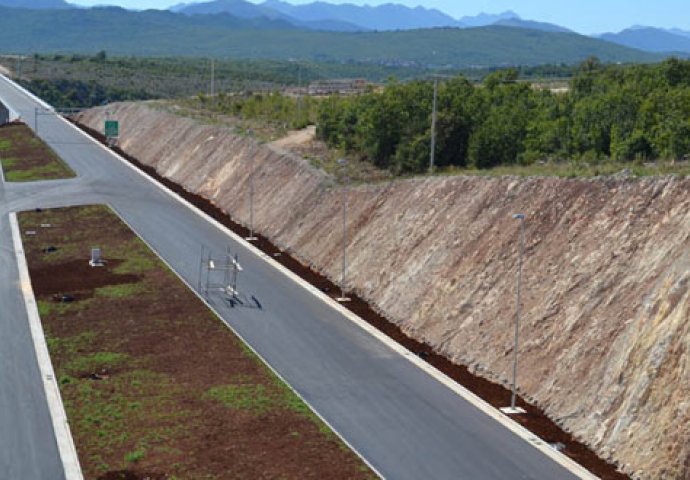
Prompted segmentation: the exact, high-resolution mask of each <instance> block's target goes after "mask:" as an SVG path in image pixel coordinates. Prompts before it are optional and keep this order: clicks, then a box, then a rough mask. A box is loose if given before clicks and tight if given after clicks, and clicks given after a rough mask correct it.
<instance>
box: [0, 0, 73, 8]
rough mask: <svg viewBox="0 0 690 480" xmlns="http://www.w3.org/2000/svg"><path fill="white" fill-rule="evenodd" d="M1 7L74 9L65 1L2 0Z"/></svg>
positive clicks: (0, 1) (0, 0)
mask: <svg viewBox="0 0 690 480" xmlns="http://www.w3.org/2000/svg"><path fill="white" fill-rule="evenodd" d="M0 6H3V7H12V8H31V9H35V10H52V9H62V8H72V5H70V4H69V3H67V2H65V1H64V0H0Z"/></svg>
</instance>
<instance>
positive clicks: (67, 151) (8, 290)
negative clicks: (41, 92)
mask: <svg viewBox="0 0 690 480" xmlns="http://www.w3.org/2000/svg"><path fill="white" fill-rule="evenodd" d="M0 98H1V99H2V100H3V102H4V103H6V104H9V105H10V106H11V107H12V108H13V109H14V110H15V111H17V112H19V113H20V115H21V116H22V117H23V118H24V119H25V120H26V121H27V123H28V124H29V125H31V126H33V119H34V108H35V107H36V106H37V104H36V102H35V101H34V100H32V99H31V98H29V97H28V96H27V95H25V94H23V93H21V92H20V91H19V90H17V89H16V88H14V87H13V86H12V85H11V84H10V83H8V82H7V81H6V80H5V79H3V78H0ZM38 132H39V135H40V136H41V137H42V138H43V139H44V140H46V141H47V142H48V143H49V144H50V145H51V146H52V147H53V149H54V150H55V151H56V152H57V153H58V154H59V155H60V156H61V157H62V158H63V159H64V160H65V161H67V163H69V165H70V166H71V167H72V168H73V169H74V170H75V171H76V172H77V173H78V174H79V178H77V179H74V180H67V181H56V182H40V183H33V184H21V185H20V184H16V185H7V184H6V185H5V187H4V193H3V190H0V202H2V205H1V207H0V226H1V227H2V228H0V245H2V246H3V249H2V250H1V251H0V266H1V267H2V272H1V273H0V275H2V276H1V277H0V280H2V282H3V283H2V285H3V287H2V291H0V300H1V301H2V302H3V303H2V305H3V307H2V311H1V312H2V313H0V328H1V329H2V330H0V355H2V366H3V368H2V371H1V372H0V375H2V376H1V377H0V385H2V390H0V402H2V403H0V407H2V410H0V426H2V428H1V430H0V431H1V432H2V435H0V451H1V452H2V453H0V459H1V461H2V462H3V463H0V466H2V467H3V468H9V469H10V470H4V471H14V472H24V471H27V472H28V471H29V470H26V469H28V468H30V467H31V466H32V465H33V466H34V467H35V463H34V460H35V457H38V456H40V458H41V460H40V462H39V463H40V464H41V469H40V470H36V471H35V473H34V474H31V475H21V476H19V477H14V476H12V478H32V479H43V478H45V479H54V478H59V476H58V473H57V472H58V471H57V470H51V469H55V468H58V466H57V462H55V461H54V457H55V451H54V450H55V449H54V448H52V447H51V445H50V444H51V441H50V440H49V438H48V437H49V434H50V433H51V431H50V428H49V427H50V423H49V421H48V419H47V418H45V417H46V408H45V405H44V403H45V401H44V400H43V399H41V398H40V392H39V391H38V388H39V387H40V381H39V380H38V379H36V381H31V379H32V378H33V376H35V375H37V370H36V368H35V365H34V363H35V361H33V362H32V359H31V358H30V357H31V354H32V353H31V354H30V352H29V347H27V345H30V343H27V342H29V337H28V333H27V328H26V326H25V314H24V312H23V306H22V304H21V301H20V298H21V297H19V296H18V292H16V290H17V289H16V285H15V283H16V267H13V259H12V257H11V255H10V254H9V253H8V252H7V251H6V249H5V248H4V246H5V245H7V243H6V242H7V232H6V230H7V212H8V211H19V210H25V209H31V208H35V207H39V206H40V207H43V208H48V207H55V206H66V205H76V204H89V203H107V204H110V205H111V206H112V207H113V208H114V209H115V210H116V211H117V212H118V213H119V214H120V215H121V216H122V217H123V218H124V219H125V220H126V221H127V222H128V223H129V224H130V226H132V227H133V228H134V230H135V231H136V232H137V233H138V234H139V235H140V236H141V237H142V238H143V239H144V240H145V241H146V242H148V243H149V244H150V245H151V246H152V247H153V248H154V249H155V250H156V252H157V253H158V254H159V255H161V256H162V257H163V258H164V259H165V260H166V261H167V262H168V263H169V264H170V265H171V266H172V267H173V268H174V269H175V270H176V271H177V272H178V274H180V275H181V276H182V277H183V278H185V279H186V280H187V282H188V283H190V284H192V285H196V283H197V276H198V268H199V256H200V249H201V246H202V244H203V245H204V246H205V247H206V248H210V249H211V250H212V251H213V252H215V254H216V255H218V256H220V255H221V254H222V252H224V251H225V249H226V248H227V247H228V246H229V247H230V248H231V250H232V251H233V252H236V253H238V254H239V258H240V263H241V264H242V266H243V268H244V271H243V272H242V274H241V277H240V283H239V290H240V292H241V293H242V294H243V295H245V296H246V297H251V296H254V297H256V298H257V299H258V300H259V302H260V304H261V306H262V308H261V309H259V308H249V307H247V308H245V307H236V308H233V307H231V306H230V305H229V303H227V302H226V301H224V300H223V299H222V298H221V297H220V296H217V297H215V300H214V302H213V303H214V307H215V308H216V310H217V311H218V313H219V314H220V315H221V316H222V317H223V318H224V319H225V321H226V322H227V323H228V324H230V325H232V327H233V328H234V329H235V330H236V331H238V332H239V333H240V335H242V336H243V337H244V338H245V340H246V341H247V342H248V343H249V344H250V345H251V346H252V347H253V348H254V349H256V351H257V352H258V353H259V354H260V355H261V356H263V357H264V358H265V359H266V360H267V361H268V363H269V364H270V365H271V366H272V367H273V368H274V369H275V370H276V371H277V372H279V373H280V374H281V375H282V376H283V378H285V379H286V380H287V381H288V382H289V383H290V384H291V385H292V387H293V388H295V389H296V390H297V391H298V392H299V393H300V394H301V395H302V396H303V397H304V398H305V399H306V400H307V401H308V402H309V403H310V404H311V405H312V406H313V407H314V408H315V409H316V410H317V411H318V412H319V414H320V415H322V416H323V417H324V418H325V419H326V420H327V421H328V422H329V423H330V424H331V425H332V426H333V427H335V429H336V430H337V431H338V432H339V433H340V434H341V435H342V436H343V437H344V438H345V439H346V440H347V441H348V442H349V443H350V444H351V445H352V446H353V447H354V448H356V449H357V451H358V452H359V453H360V454H361V455H362V456H363V457H364V458H366V459H367V461H368V462H370V463H371V465H373V466H374V467H375V468H376V469H377V470H378V471H379V472H380V473H381V474H382V475H383V476H384V477H386V478H390V479H415V480H418V479H455V480H457V479H467V480H490V479H495V480H499V479H500V480H506V479H516V480H517V479H549V480H559V479H574V478H577V477H576V476H575V475H574V474H572V473H570V472H569V471H568V470H566V469H565V468H564V467H562V466H561V465H559V464H557V463H556V462H554V461H553V460H552V459H550V458H549V457H547V456H546V455H544V454H543V453H541V452H540V451H538V450H537V449H535V448H534V447H533V446H531V445H530V444H529V443H528V442H527V441H525V440H524V439H522V438H520V437H518V436H517V435H515V434H513V433H512V432H510V431H509V430H508V429H506V428H505V427H503V426H502V425H500V424H499V423H497V422H496V421H494V420H493V419H491V418H490V417H488V416H487V415H485V414H484V413H482V412H481V411H480V410H478V409H477V408H476V407H474V406H473V405H471V404H470V403H468V402H467V401H466V400H464V399H462V398H461V397H459V396H458V395H457V394H456V393H454V392H453V391H452V390H450V389H449V388H448V387H447V386H445V385H444V384H442V383H441V382H439V381H437V380H436V379H434V378H433V377H431V376H430V375H428V374H426V373H425V372H424V371H422V370H421V369H419V368H418V367H416V366H415V365H413V364H412V363H411V362H409V361H408V360H406V359H405V358H403V356H401V355H400V354H398V353H396V352H395V351H393V350H392V349H391V348H389V347H388V346H387V345H385V344H384V343H383V342H381V341H379V340H377V339H375V338H373V337H372V336H370V335H369V334H367V333H366V332H365V331H364V330H362V329H361V328H359V327H358V326H356V325H355V324H354V323H352V322H351V321H350V320H348V319H347V318H346V317H345V316H344V315H343V314H341V313H339V312H338V311H337V310H335V309H333V308H331V307H330V306H329V305H327V304H326V303H324V302H322V301H321V300H319V299H317V298H315V297H314V296H313V295H312V294H310V293H309V292H308V291H306V290H305V289H304V288H302V287H301V286H299V285H298V284H296V283H294V282H292V281H290V280H289V279H288V278H287V277H286V276H285V275H284V274H283V273H281V272H280V271H278V270H276V269H275V268H273V267H271V266H270V265H268V264H266V263H265V262H264V261H262V260H260V259H258V258H257V257H255V256H254V255H252V254H250V253H249V252H248V251H247V250H246V249H245V247H244V246H242V245H241V244H238V243H235V242H234V241H233V240H232V239H231V237H229V236H228V235H227V234H226V233H225V232H224V231H223V230H222V229H221V228H219V227H217V226H216V225H214V224H213V223H212V222H210V221H208V220H206V219H205V218H203V217H202V216H200V215H198V214H196V213H195V212H193V211H192V210H190V209H189V208H187V207H186V206H184V205H182V204H181V203H179V202H177V201H175V200H174V199H173V198H171V197H170V196H169V195H167V194H166V193H164V192H162V191H161V190H160V189H158V188H155V187H154V186H153V185H152V184H151V183H150V182H149V181H147V180H146V179H144V178H142V177H141V176H140V175H139V174H138V173H136V172H134V171H132V170H131V169H130V168H128V167H127V166H125V165H124V164H122V163H121V162H120V161H119V160H117V159H116V158H115V157H114V156H113V155H112V154H110V153H109V152H107V151H105V150H104V149H102V148H100V147H99V146H97V145H95V144H94V143H92V142H91V141H89V140H88V139H86V138H85V137H84V135H83V134H81V133H80V132H77V131H76V130H74V129H73V128H71V127H69V126H68V125H66V124H65V123H64V122H63V121H61V120H59V119H57V118H55V117H51V116H41V117H40V118H39V128H38ZM84 254H85V258H87V256H88V252H84ZM103 254H104V257H105V258H107V257H108V252H103ZM6 301H7V302H8V303H5V302H6ZM5 305H8V307H9V308H5ZM20 341H21V342H23V343H22V344H21V346H18V345H19V342H20ZM6 349H8V350H6ZM16 350H20V351H16ZM7 351H9V352H11V353H10V355H11V356H10V357H9V358H7ZM220 368H222V366H220ZM19 370H21V374H20V373H19ZM34 384H36V385H34ZM8 389H9V390H10V391H11V392H12V393H11V394H9V393H8ZM17 395H18V396H20V397H22V400H17V399H16V398H14V397H15V396H17ZM29 398H30V399H31V401H30V402H29V401H28V399H29ZM8 399H9V400H8ZM29 412H31V414H29ZM10 422H11V423H10ZM6 425H8V426H9V427H11V430H8V429H6V428H5V426H6ZM9 431H11V432H13V433H12V434H11V435H8V434H7V432H9ZM18 432H21V433H18ZM17 436H19V437H20V438H26V441H25V442H24V443H23V444H21V445H20V446H14V443H15V442H16V438H17ZM41 442H43V444H45V445H43V444H42V443H41ZM53 443H54V440H53ZM5 447H8V448H10V447H11V449H10V451H11V452H17V451H22V452H25V451H30V452H32V453H33V458H32V457H28V456H23V455H16V454H15V455H12V454H11V453H8V450H7V448H5ZM35 468H37V469H38V467H35ZM12 469H13V470H12ZM46 472H48V473H46ZM3 478H4V477H3Z"/></svg>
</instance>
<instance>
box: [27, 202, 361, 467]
mask: <svg viewBox="0 0 690 480" xmlns="http://www.w3.org/2000/svg"><path fill="white" fill-rule="evenodd" d="M20 222H21V226H22V230H23V231H24V232H26V231H27V230H35V231H36V234H35V235H29V236H27V235H24V242H25V251H26V255H27V259H28V262H29V270H30V273H31V278H32V284H33V287H34V292H35V294H36V298H37V301H38V304H39V311H40V313H41V320H42V322H43V326H44V329H45V332H46V338H47V341H48V346H49V349H50V354H51V359H52V361H53V365H54V367H55V371H56V375H57V377H58V379H59V383H60V390H61V394H62V398H63V401H64V403H65V408H66V410H67V415H68V419H69V422H70V428H71V430H72V434H73V436H74V439H75V443H76V446H77V452H78V454H79V459H80V462H81V465H82V468H83V470H84V473H85V477H86V478H89V479H92V478H93V479H103V480H116V479H117V480H120V479H143V478H150V479H171V478H185V479H189V478H191V479H196V478H203V479H225V478H252V479H255V478H294V479H302V478H313V479H322V478H328V479H346V478H347V479H351V478H372V477H373V474H372V473H371V472H370V470H369V469H368V468H367V467H366V466H365V465H364V464H363V463H362V462H361V460H360V459H359V458H357V457H356V456H355V454H354V453H352V452H351V451H350V450H349V449H347V448H346V447H345V446H344V445H343V444H342V443H341V442H340V441H339V439H338V438H337V437H336V436H335V435H334V434H333V433H332V432H330V431H329V430H328V429H327V428H326V427H325V425H323V424H322V423H321V422H320V421H319V420H318V419H317V418H316V417H315V416H314V415H313V414H312V413H311V411H310V410H309V409H308V408H307V407H306V406H305V405H304V404H303V403H302V402H301V401H300V400H299V399H298V398H297V397H296V396H294V394H293V393H292V392H291V391H290V390H289V389H288V388H287V387H286V386H285V385H284V384H282V383H281V382H280V381H279V380H278V379H277V378H276V377H275V376H273V375H272V373H270V371H269V370H268V369H267V368H266V367H265V366H264V365H263V364H262V363H261V362H260V361H259V360H258V359H257V358H255V356H254V355H253V354H252V353H251V352H249V350H248V349H247V348H246V347H245V346H244V345H243V344H242V343H241V341H240V340H239V339H238V338H237V337H235V336H234V335H233V334H232V332H231V331H230V330H229V329H228V328H227V327H226V326H225V325H223V324H222V323H221V322H220V320H218V319H217V318H216V317H215V316H214V315H213V314H212V313H211V312H210V311H209V310H208V309H207V308H206V306H205V305H204V304H203V303H202V302H201V301H200V300H199V299H198V298H197V297H196V296H195V295H194V294H193V293H192V292H191V291H189V290H188V289H187V288H186V287H185V286H184V285H183V284H182V282H180V280H179V279H178V278H177V277H176V276H175V275H174V274H173V273H172V272H171V271H169V270H168V269H167V268H166V267H165V266H164V265H163V264H162V263H161V262H160V261H159V260H158V258H157V257H156V256H155V255H154V254H153V253H152V252H151V251H150V250H149V249H148V248H147V247H146V245H145V244H144V243H143V242H141V241H140V240H139V239H138V238H137V237H136V236H135V235H134V234H133V233H132V232H131V231H130V230H129V229H128V228H127V227H126V226H125V225H124V224H123V223H122V222H121V221H120V220H119V219H117V217H115V215H113V214H112V213H111V212H110V211H109V210H108V209H107V208H106V207H78V208H67V209H59V210H45V211H35V212H26V213H22V214H20ZM42 224H44V225H45V224H50V225H51V226H50V227H47V228H42V227H41V225H42ZM94 225H97V227H95V226H94ZM96 245H97V246H99V247H101V248H102V249H103V255H104V258H106V259H107V260H108V262H107V264H106V266H105V267H102V268H91V267H89V265H88V259H89V252H90V248H91V247H92V246H96ZM51 247H52V248H51Z"/></svg>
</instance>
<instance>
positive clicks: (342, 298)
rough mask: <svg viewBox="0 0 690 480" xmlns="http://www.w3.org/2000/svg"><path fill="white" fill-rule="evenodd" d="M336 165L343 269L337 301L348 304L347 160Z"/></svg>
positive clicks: (339, 161) (342, 160) (341, 160)
mask: <svg viewBox="0 0 690 480" xmlns="http://www.w3.org/2000/svg"><path fill="white" fill-rule="evenodd" d="M338 165H340V167H341V168H342V171H343V180H344V182H345V183H344V186H343V245H342V247H343V269H342V274H341V277H340V298H338V299H337V301H339V302H349V301H350V299H349V298H347V297H346V296H345V282H346V280H347V195H348V181H349V180H348V178H347V171H346V170H345V167H346V165H347V159H345V158H341V159H340V160H338Z"/></svg>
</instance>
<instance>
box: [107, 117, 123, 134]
mask: <svg viewBox="0 0 690 480" xmlns="http://www.w3.org/2000/svg"><path fill="white" fill-rule="evenodd" d="M105 136H106V137H109V138H113V137H119V136H120V123H119V122H118V121H117V120H106V121H105Z"/></svg>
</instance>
